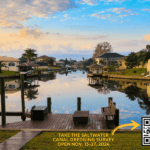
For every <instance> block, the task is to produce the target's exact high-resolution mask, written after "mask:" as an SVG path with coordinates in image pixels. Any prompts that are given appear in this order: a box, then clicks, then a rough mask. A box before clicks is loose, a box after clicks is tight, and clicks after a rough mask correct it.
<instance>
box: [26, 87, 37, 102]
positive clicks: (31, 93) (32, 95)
mask: <svg viewBox="0 0 150 150" xmlns="http://www.w3.org/2000/svg"><path fill="white" fill-rule="evenodd" d="M24 95H25V96H26V99H28V100H32V99H36V98H37V96H36V95H38V89H29V90H26V91H25V94H24Z"/></svg>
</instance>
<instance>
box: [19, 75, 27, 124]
mask: <svg viewBox="0 0 150 150" xmlns="http://www.w3.org/2000/svg"><path fill="white" fill-rule="evenodd" d="M20 80H21V101H22V116H21V119H22V121H25V120H26V117H25V102H24V73H23V72H21V75H20Z"/></svg>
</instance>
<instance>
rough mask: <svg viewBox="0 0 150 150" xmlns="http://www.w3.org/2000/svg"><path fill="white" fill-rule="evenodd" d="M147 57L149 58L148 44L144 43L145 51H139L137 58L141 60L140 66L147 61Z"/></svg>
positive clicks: (149, 47)
mask: <svg viewBox="0 0 150 150" xmlns="http://www.w3.org/2000/svg"><path fill="white" fill-rule="evenodd" d="M149 59H150V45H146V51H145V52H143V51H141V52H140V55H139V60H140V61H142V68H143V66H144V65H145V63H147V62H148V60H149Z"/></svg>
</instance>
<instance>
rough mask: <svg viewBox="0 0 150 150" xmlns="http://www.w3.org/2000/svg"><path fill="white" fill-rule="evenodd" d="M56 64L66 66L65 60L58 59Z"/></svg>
mask: <svg viewBox="0 0 150 150" xmlns="http://www.w3.org/2000/svg"><path fill="white" fill-rule="evenodd" d="M56 65H58V66H61V67H64V66H65V63H64V62H63V61H56Z"/></svg>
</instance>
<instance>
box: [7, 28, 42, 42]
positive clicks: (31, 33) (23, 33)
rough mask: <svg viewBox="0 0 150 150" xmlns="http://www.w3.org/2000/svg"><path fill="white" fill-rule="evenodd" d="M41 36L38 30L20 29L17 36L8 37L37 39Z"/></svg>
mask: <svg viewBox="0 0 150 150" xmlns="http://www.w3.org/2000/svg"><path fill="white" fill-rule="evenodd" d="M42 35H43V33H42V32H41V31H40V30H39V29H31V30H30V29H27V28H24V29H21V30H20V31H19V34H10V36H14V37H15V36H16V37H17V38H32V37H33V38H35V39H37V38H39V37H41V36H42Z"/></svg>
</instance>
